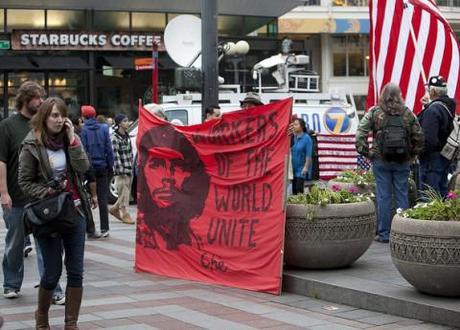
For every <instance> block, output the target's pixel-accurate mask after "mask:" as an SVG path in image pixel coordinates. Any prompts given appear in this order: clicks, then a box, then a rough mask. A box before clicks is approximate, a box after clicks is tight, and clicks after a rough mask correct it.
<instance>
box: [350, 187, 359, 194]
mask: <svg viewBox="0 0 460 330" xmlns="http://www.w3.org/2000/svg"><path fill="white" fill-rule="evenodd" d="M348 191H349V192H351V193H352V194H357V193H358V192H359V190H358V188H356V187H355V186H351V187H350V188H348Z"/></svg>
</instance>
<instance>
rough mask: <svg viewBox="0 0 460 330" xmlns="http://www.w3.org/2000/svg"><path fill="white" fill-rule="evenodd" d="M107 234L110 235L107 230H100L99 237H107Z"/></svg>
mask: <svg viewBox="0 0 460 330" xmlns="http://www.w3.org/2000/svg"><path fill="white" fill-rule="evenodd" d="M109 236H110V234H109V231H108V230H103V231H101V238H107V237H109Z"/></svg>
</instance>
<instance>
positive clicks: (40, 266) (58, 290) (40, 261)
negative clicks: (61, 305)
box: [35, 240, 64, 297]
mask: <svg viewBox="0 0 460 330" xmlns="http://www.w3.org/2000/svg"><path fill="white" fill-rule="evenodd" d="M35 250H36V253H37V267H38V276H40V279H41V278H42V277H43V273H44V272H45V265H44V263H43V254H42V250H40V247H39V246H38V242H37V240H35ZM61 258H62V254H61ZM63 294H64V292H63V291H62V287H61V284H60V283H59V282H58V284H57V286H56V288H55V289H54V293H53V296H54V297H57V296H62V295H63Z"/></svg>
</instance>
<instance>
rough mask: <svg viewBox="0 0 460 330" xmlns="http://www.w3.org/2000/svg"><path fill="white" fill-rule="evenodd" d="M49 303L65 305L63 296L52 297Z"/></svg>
mask: <svg viewBox="0 0 460 330" xmlns="http://www.w3.org/2000/svg"><path fill="white" fill-rule="evenodd" d="M51 303H52V304H53V305H65V295H63V294H58V295H55V296H53V299H52V300H51Z"/></svg>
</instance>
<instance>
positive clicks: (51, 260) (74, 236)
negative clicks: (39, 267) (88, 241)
mask: <svg viewBox="0 0 460 330" xmlns="http://www.w3.org/2000/svg"><path fill="white" fill-rule="evenodd" d="M85 233H86V221H85V219H84V218H81V220H80V222H79V223H78V226H77V227H76V228H75V229H74V230H73V231H72V232H71V233H66V234H60V235H59V234H53V235H52V236H50V237H42V238H37V242H38V245H39V246H40V249H41V252H42V254H43V264H44V272H43V276H42V277H41V280H40V286H41V287H42V288H44V289H46V290H54V289H55V288H56V286H57V284H58V282H59V278H60V277H61V273H62V252H63V251H62V249H63V248H64V251H65V259H64V262H65V266H66V270H67V286H68V287H74V288H81V287H82V284H83V254H84V250H85Z"/></svg>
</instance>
